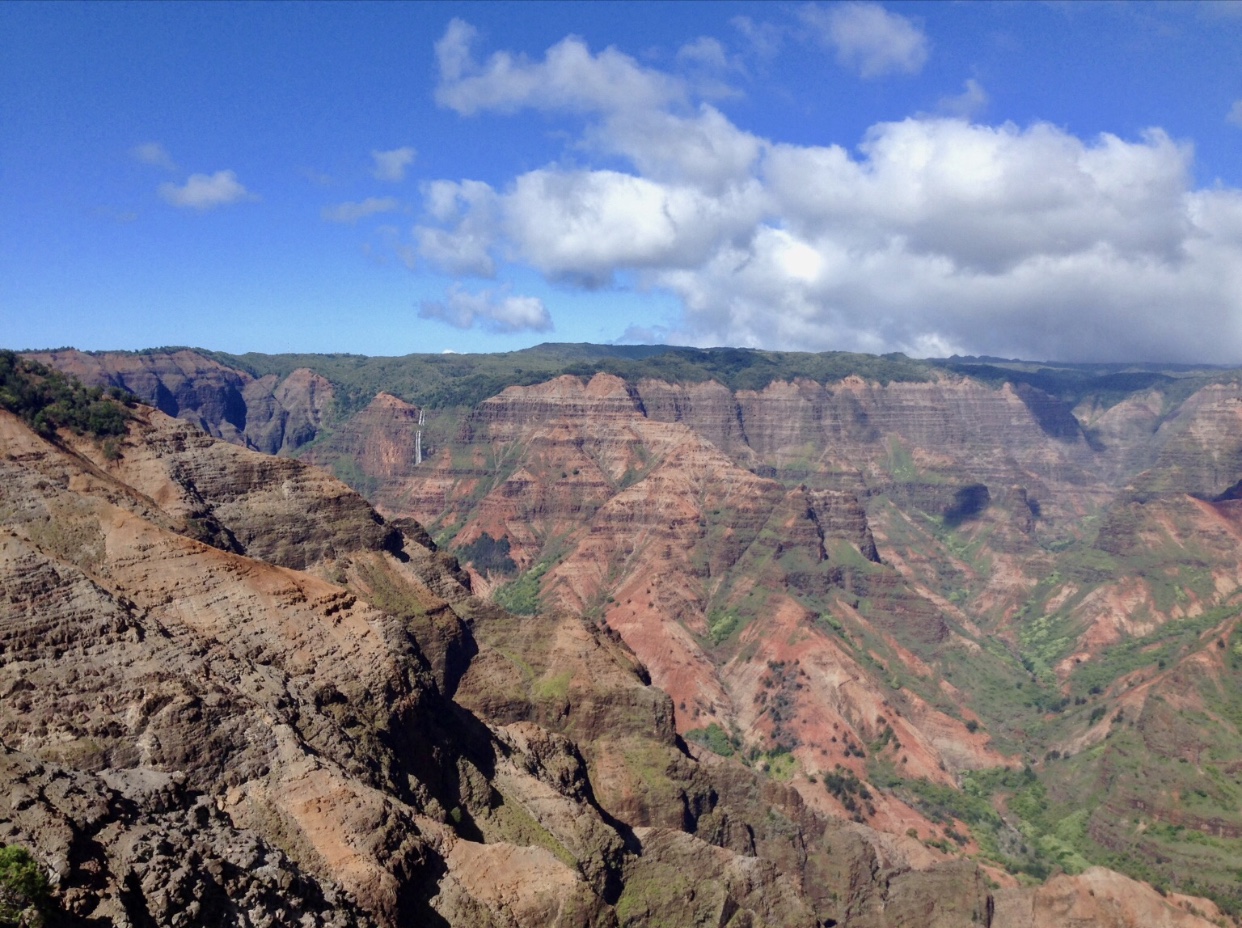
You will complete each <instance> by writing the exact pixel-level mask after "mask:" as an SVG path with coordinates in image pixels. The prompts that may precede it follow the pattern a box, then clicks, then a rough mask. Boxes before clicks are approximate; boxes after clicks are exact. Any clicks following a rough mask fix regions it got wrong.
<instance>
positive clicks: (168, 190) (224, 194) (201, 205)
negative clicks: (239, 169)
mask: <svg viewBox="0 0 1242 928" xmlns="http://www.w3.org/2000/svg"><path fill="white" fill-rule="evenodd" d="M160 196H161V197H162V198H163V199H164V202H166V203H169V204H170V205H172V206H177V207H181V208H183V209H197V210H208V209H215V208H216V207H217V206H226V205H228V204H229V203H237V202H239V201H241V200H253V199H256V197H255V196H254V195H253V194H252V193H250V191H248V190H247V189H246V188H245V187H244V186H242V184H241V183H240V182H239V181H238V180H237V175H236V174H234V173H233V172H232V171H216V173H214V174H191V175H190V179H189V180H187V181H186V182H185V183H184V184H181V185H177V184H174V183H171V182H170V183H164V184H160Z"/></svg>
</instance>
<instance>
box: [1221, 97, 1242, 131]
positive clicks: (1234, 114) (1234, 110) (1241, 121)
mask: <svg viewBox="0 0 1242 928" xmlns="http://www.w3.org/2000/svg"><path fill="white" fill-rule="evenodd" d="M1225 121H1226V122H1228V123H1230V124H1232V125H1235V126H1237V127H1238V128H1240V129H1242V100H1234V101H1233V106H1231V107H1230V108H1229V115H1228V116H1226V117H1225Z"/></svg>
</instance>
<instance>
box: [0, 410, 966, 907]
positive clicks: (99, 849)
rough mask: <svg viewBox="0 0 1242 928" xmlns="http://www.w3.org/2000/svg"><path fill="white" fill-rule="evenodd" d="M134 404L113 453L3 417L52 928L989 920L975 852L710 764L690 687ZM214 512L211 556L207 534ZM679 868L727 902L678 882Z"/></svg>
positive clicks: (20, 798)
mask: <svg viewBox="0 0 1242 928" xmlns="http://www.w3.org/2000/svg"><path fill="white" fill-rule="evenodd" d="M130 416H131V421H130V427H129V431H128V433H127V435H126V436H125V437H124V438H123V440H122V441H121V443H120V445H119V448H118V447H116V446H113V447H112V448H111V449H105V448H104V447H103V445H102V444H100V443H98V442H96V441H95V440H94V439H92V438H91V437H89V436H74V435H72V434H71V433H68V432H61V433H60V434H59V435H58V436H49V437H42V436H39V435H37V434H35V433H34V432H32V431H31V430H30V429H29V428H28V427H27V426H26V425H25V424H23V423H22V422H20V421H19V420H18V419H17V418H16V417H14V416H12V415H10V414H8V413H6V412H0V449H2V451H0V471H2V473H0V478H2V479H0V511H2V512H3V514H4V515H3V528H2V535H0V589H2V590H3V593H4V596H3V599H2V600H0V602H2V603H3V606H2V607H0V692H2V693H4V694H5V696H4V699H3V701H0V744H2V745H3V747H2V750H0V760H2V762H3V764H4V769H5V773H6V777H7V779H8V781H9V782H10V783H11V784H13V785H12V788H11V789H10V791H9V792H8V794H7V795H6V797H5V799H4V802H3V804H0V840H3V841H5V842H6V843H17V844H21V845H25V846H27V847H30V848H31V849H32V850H33V851H34V852H35V855H36V857H37V859H38V860H40V861H41V862H42V863H43V864H44V865H45V866H48V867H49V869H50V870H51V872H52V874H53V878H54V883H55V893H54V899H55V901H56V903H57V905H58V906H59V910H60V916H58V917H61V918H65V919H68V920H70V921H71V922H72V921H73V920H74V919H77V920H78V921H79V922H80V923H83V924H85V923H87V921H93V922H95V923H114V924H150V923H155V924H264V923H274V922H279V923H285V922H288V921H293V920H299V921H301V922H302V923H306V924H369V923H376V924H381V925H384V924H405V923H410V922H411V921H414V922H418V923H431V924H435V923H442V924H451V925H493V924H494V925H515V924H516V925H534V924H540V925H544V924H552V925H611V924H624V925H646V924H663V923H668V921H669V920H670V919H672V920H680V919H682V918H686V919H690V920H697V919H701V918H705V917H712V918H716V919H717V920H723V921H726V922H729V923H730V924H732V923H737V924H739V925H740V924H752V925H759V924H769V925H789V926H795V925H808V926H810V925H814V924H822V923H825V922H829V923H841V924H858V925H875V926H883V925H898V924H906V923H908V921H909V919H910V918H913V917H915V915H914V913H915V912H933V913H934V912H940V913H942V915H941V916H936V917H935V918H933V919H932V921H930V922H926V923H928V924H945V925H948V924H952V923H953V920H952V919H953V918H955V917H956V915H955V914H954V913H960V912H963V911H972V912H976V913H980V914H986V912H987V911H988V909H989V906H990V903H989V902H988V895H987V891H986V887H985V886H984V884H983V883H982V882H981V877H980V876H979V875H978V872H977V871H976V870H975V869H973V868H971V867H966V868H963V867H962V866H961V865H960V864H951V865H944V864H939V863H937V862H936V860H935V859H933V858H928V857H927V855H926V854H925V853H923V852H921V851H920V853H919V854H917V855H915V859H914V860H909V859H908V858H907V855H905V854H902V853H900V852H899V851H897V850H896V849H895V848H892V847H888V846H886V845H885V844H884V842H883V840H882V839H881V838H880V836H878V835H876V834H875V833H873V832H869V831H866V830H859V831H849V830H842V829H841V827H840V826H839V825H834V824H832V823H831V822H829V821H827V820H825V819H823V818H821V817H819V816H817V815H815V814H814V813H813V812H812V811H811V810H810V809H808V808H807V807H806V806H805V804H804V803H802V802H801V800H800V799H799V798H798V796H797V795H796V794H795V793H793V792H790V791H788V790H786V789H784V788H778V787H777V785H776V784H772V783H768V782H765V781H764V780H763V779H762V778H758V777H756V776H755V775H754V774H753V773H751V772H750V771H747V770H745V769H744V768H742V767H740V766H738V765H729V766H728V767H727V768H722V769H716V768H713V767H710V766H709V767H704V766H703V765H701V764H699V763H696V762H695V761H694V760H693V759H692V758H691V757H690V756H689V755H688V754H687V753H686V751H685V750H684V747H683V746H682V745H681V743H680V741H679V740H678V739H677V737H676V735H675V732H674V730H673V728H672V724H671V722H672V707H671V704H670V702H669V700H668V697H667V696H665V695H664V694H662V693H661V692H660V691H659V690H657V689H655V688H653V687H650V686H648V685H647V684H646V683H645V682H644V681H643V678H642V672H641V669H640V668H639V667H638V666H637V665H636V663H635V662H634V660H633V658H632V656H631V655H630V654H629V652H628V650H627V649H625V648H624V646H623V645H621V644H620V642H618V641H616V640H613V639H612V638H610V637H609V636H608V635H606V634H603V633H602V632H601V631H600V630H599V629H597V628H595V627H592V626H591V625H589V624H584V623H583V622H582V621H581V620H579V619H576V618H574V617H572V616H563V617H561V618H548V619H545V620H541V621H533V622H532V621H531V620H529V619H520V618H515V617H513V616H511V615H510V614H508V613H505V612H503V611H501V610H499V609H497V608H496V607H494V606H491V605H488V604H486V603H483V602H480V601H478V600H475V599H472V598H471V597H470V595H469V592H468V590H467V589H466V588H465V587H464V586H463V585H462V583H461V582H460V580H459V578H458V576H457V575H455V573H454V571H455V564H454V563H453V562H452V561H451V560H448V559H444V558H443V557H442V556H440V555H438V554H436V552H434V551H433V550H432V549H431V548H429V547H428V546H427V543H426V539H425V536H422V535H420V533H419V531H418V529H417V527H416V526H414V525H412V524H401V523H398V524H385V523H383V522H382V521H381V520H379V519H378V518H377V517H376V516H375V515H374V513H373V512H371V511H370V510H369V509H368V508H367V507H366V506H365V504H363V503H362V502H361V500H360V499H359V498H358V497H356V496H353V495H352V494H350V493H349V492H348V491H347V490H345V488H344V487H342V486H341V485H340V484H337V483H335V482H334V481H331V480H330V479H328V478H326V477H324V476H322V475H319V474H316V473H315V472H313V471H309V470H308V469H306V468H305V466H303V465H300V464H297V463H295V462H290V461H280V460H273V459H270V458H262V457H258V456H256V455H254V454H252V453H250V452H246V451H243V450H240V449H236V448H233V447H230V446H227V445H224V444H221V443H218V442H213V441H211V440H210V439H207V438H205V437H204V436H202V435H201V433H198V432H197V431H196V430H194V429H193V428H192V427H191V426H188V425H186V424H184V423H178V422H176V421H175V420H171V419H168V418H166V417H164V416H162V415H161V414H160V413H158V412H156V411H154V410H150V409H142V408H138V409H135V410H133V411H132V412H131V413H130ZM281 501H283V502H281ZM299 510H300V511H301V512H302V513H303V518H305V519H308V520H309V522H308V524H307V525H303V526H299V525H298V524H297V518H296V517H295V513H296V512H297V511H299ZM207 523H209V524H210V538H209V540H210V541H213V542H215V545H214V546H213V545H209V544H205V543H204V542H203V541H200V540H198V538H197V537H194V536H197V535H201V534H203V530H202V526H203V525H204V524H207ZM420 537H421V538H423V539H424V541H422V542H420V540H419V539H420ZM277 538H280V539H282V541H281V543H279V544H278V543H277ZM230 548H240V549H242V550H244V551H246V552H249V553H250V554H253V553H255V552H264V553H266V554H267V555H268V556H269V557H271V558H272V559H273V560H275V559H281V560H285V561H289V562H293V563H297V564H299V565H300V566H302V567H304V568H305V570H294V569H291V568H289V567H285V566H280V565H278V564H276V563H273V562H272V561H270V560H262V559H259V558H257V557H254V556H248V555H247V554H243V553H241V552H240V551H235V550H225V549H230ZM454 696H455V697H456V699H455V700H454V699H453V698H452V697H454ZM913 864H917V866H912V865H913ZM674 873H676V874H677V877H676V878H677V879H686V880H690V881H691V882H692V883H694V884H696V885H700V886H702V887H703V892H702V893H700V894H697V895H696V896H694V897H693V898H685V897H682V896H679V895H677V894H670V893H669V892H668V891H667V887H668V886H669V885H674V884H673V883H670V881H672V880H674V877H673V875H672V874H674ZM933 890H934V895H931V893H932V891H933ZM903 913H904V914H903ZM739 919H740V921H739ZM937 919H939V920H937Z"/></svg>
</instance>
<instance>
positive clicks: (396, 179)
mask: <svg viewBox="0 0 1242 928" xmlns="http://www.w3.org/2000/svg"><path fill="white" fill-rule="evenodd" d="M417 154H418V152H416V151H415V150H414V149H413V148H410V147H408V146H407V147H405V148H394V149H392V150H391V151H372V152H371V158H372V159H373V160H374V162H375V164H374V166H373V167H372V168H371V175H372V176H373V177H374V178H375V179H376V180H382V181H387V182H388V183H391V184H396V183H400V182H401V181H403V180H405V169H406V168H408V167H409V166H410V165H411V164H413V163H414V158H415V156H416V155H417Z"/></svg>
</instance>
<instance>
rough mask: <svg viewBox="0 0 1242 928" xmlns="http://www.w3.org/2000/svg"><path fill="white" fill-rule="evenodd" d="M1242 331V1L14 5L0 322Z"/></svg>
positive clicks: (346, 347)
mask: <svg viewBox="0 0 1242 928" xmlns="http://www.w3.org/2000/svg"><path fill="white" fill-rule="evenodd" d="M547 341H557V342H596V343H668V344H679V345H697V346H702V347H711V346H722V345H731V346H741V347H755V348H770V349H780V350H804V351H828V350H846V351H864V352H873V353H883V352H891V351H900V352H904V353H906V354H908V355H911V356H914V357H944V356H949V355H952V354H987V355H997V356H1002V357H1021V358H1027V359H1035V360H1061V361H1176V362H1187V363H1216V364H1242V3H1224V2H1213V3H1198V2H1179V3H1169V4H1164V3H1160V2H1141V3H1107V4H1106V3H1087V2H1073V3H1035V2H1023V3H1001V2H995V3H947V2H935V3H873V2H843V3H778V2H768V3H689V2H682V3H672V4H663V3H640V4H635V3H607V2H590V3H569V2H557V3H498V4H489V3H460V4H457V3H449V2H441V3H431V4H419V3H375V4H371V3H365V2H349V3H340V4H334V3H326V2H314V3H277V2H273V3H246V4H232V3H225V2H220V3H174V2H164V3H145V2H144V3H134V4H127V3H122V2H110V3H85V4H77V3H68V2H65V3H22V2H12V0H10V2H7V3H3V4H0V346H3V347H9V348H15V349H26V348H50V347H61V346H74V347H78V348H82V349H89V350H102V349H138V348H148V347H159V346H168V345H192V346H198V347H204V348H211V349H217V350H222V351H229V352H234V353H241V352H246V351H260V352H269V353H276V352H350V353H357V354H367V355H401V354H407V353H412V352H446V351H458V352H486V351H508V350H513V349H517V348H523V347H527V346H530V345H535V344H538V343H540V342H547Z"/></svg>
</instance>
